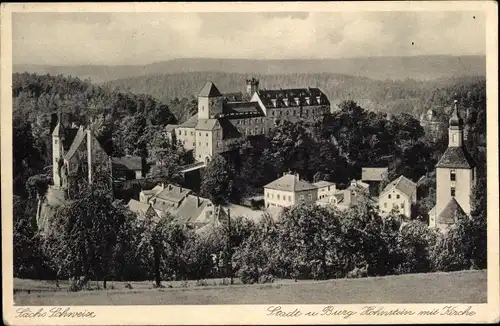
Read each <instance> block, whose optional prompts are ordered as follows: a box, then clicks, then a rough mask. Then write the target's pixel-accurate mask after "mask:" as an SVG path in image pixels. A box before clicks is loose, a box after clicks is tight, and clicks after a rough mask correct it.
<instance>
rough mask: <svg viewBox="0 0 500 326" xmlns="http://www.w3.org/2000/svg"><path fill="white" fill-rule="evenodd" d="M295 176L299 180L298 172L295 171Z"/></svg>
mask: <svg viewBox="0 0 500 326" xmlns="http://www.w3.org/2000/svg"><path fill="white" fill-rule="evenodd" d="M295 177H296V178H297V181H299V180H300V176H299V174H298V173H295Z"/></svg>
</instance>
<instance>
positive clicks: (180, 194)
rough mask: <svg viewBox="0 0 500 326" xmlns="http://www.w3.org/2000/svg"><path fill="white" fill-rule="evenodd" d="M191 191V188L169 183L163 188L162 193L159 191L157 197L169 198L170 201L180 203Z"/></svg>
mask: <svg viewBox="0 0 500 326" xmlns="http://www.w3.org/2000/svg"><path fill="white" fill-rule="evenodd" d="M190 192H191V190H190V189H187V188H181V187H178V186H174V185H167V186H165V189H163V190H162V191H161V192H160V193H158V194H157V195H156V196H155V197H157V198H159V199H163V200H167V201H170V202H175V203H178V202H180V201H181V200H182V199H183V198H185V197H186V196H187V195H188V194H189V193H190Z"/></svg>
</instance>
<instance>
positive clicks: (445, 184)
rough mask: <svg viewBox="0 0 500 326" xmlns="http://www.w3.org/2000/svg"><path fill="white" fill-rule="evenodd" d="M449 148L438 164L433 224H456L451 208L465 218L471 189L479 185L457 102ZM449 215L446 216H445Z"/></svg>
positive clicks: (451, 121) (450, 132)
mask: <svg viewBox="0 0 500 326" xmlns="http://www.w3.org/2000/svg"><path fill="white" fill-rule="evenodd" d="M448 136H449V141H448V148H447V149H446V151H445V152H444V154H443V156H442V157H441V159H440V160H439V162H438V163H437V164H436V206H435V207H434V208H433V209H432V210H431V212H432V213H431V212H429V217H430V221H429V222H430V224H431V226H432V224H434V225H436V224H450V223H453V221H452V217H450V216H448V215H450V212H449V211H450V207H458V208H457V209H456V210H458V209H459V210H460V211H462V212H463V213H465V214H466V215H470V212H471V195H472V188H473V186H474V184H475V182H476V173H475V172H476V171H475V164H474V160H473V159H472V157H471V156H470V154H469V153H468V152H467V149H466V148H465V146H464V141H463V140H464V139H463V138H464V122H463V120H462V118H461V117H460V115H459V113H458V101H455V103H454V108H453V112H452V114H451V118H450V120H449V127H448ZM445 215H447V216H445Z"/></svg>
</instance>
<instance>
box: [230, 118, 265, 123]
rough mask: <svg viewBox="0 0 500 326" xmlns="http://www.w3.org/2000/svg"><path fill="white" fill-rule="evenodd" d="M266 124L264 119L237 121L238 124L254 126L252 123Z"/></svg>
mask: <svg viewBox="0 0 500 326" xmlns="http://www.w3.org/2000/svg"><path fill="white" fill-rule="evenodd" d="M259 122H260V123H264V118H253V119H241V120H236V124H237V125H239V124H242V125H245V124H249V125H250V124H252V123H259Z"/></svg>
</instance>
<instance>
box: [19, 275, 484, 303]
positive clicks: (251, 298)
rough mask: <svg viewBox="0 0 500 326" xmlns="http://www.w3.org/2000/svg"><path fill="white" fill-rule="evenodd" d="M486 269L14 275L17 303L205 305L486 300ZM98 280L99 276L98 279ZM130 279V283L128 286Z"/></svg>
mask: <svg viewBox="0 0 500 326" xmlns="http://www.w3.org/2000/svg"><path fill="white" fill-rule="evenodd" d="M486 280H487V272H486V270H480V271H461V272H450V273H425V274H406V275H396V276H386V277H368V278H358V279H335V280H326V281H297V282H295V281H293V280H277V281H275V282H274V283H272V284H253V285H243V284H241V282H239V280H237V279H235V282H234V284H233V285H228V280H227V279H226V280H223V279H214V280H206V281H198V282H197V281H187V282H163V285H164V286H165V287H164V288H154V287H153V282H110V283H108V289H106V290H103V289H99V290H97V289H95V287H96V284H92V286H93V288H94V289H93V290H84V291H79V292H68V290H67V288H68V282H67V281H65V282H61V281H60V282H59V287H57V286H56V284H55V282H54V281H39V280H25V279H14V302H15V305H179V304H185V305H206V304H270V303H274V304H324V303H328V304H368V303H486V302H487V282H486ZM93 283H95V282H93ZM127 284H130V287H131V288H127V287H126V286H127Z"/></svg>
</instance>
